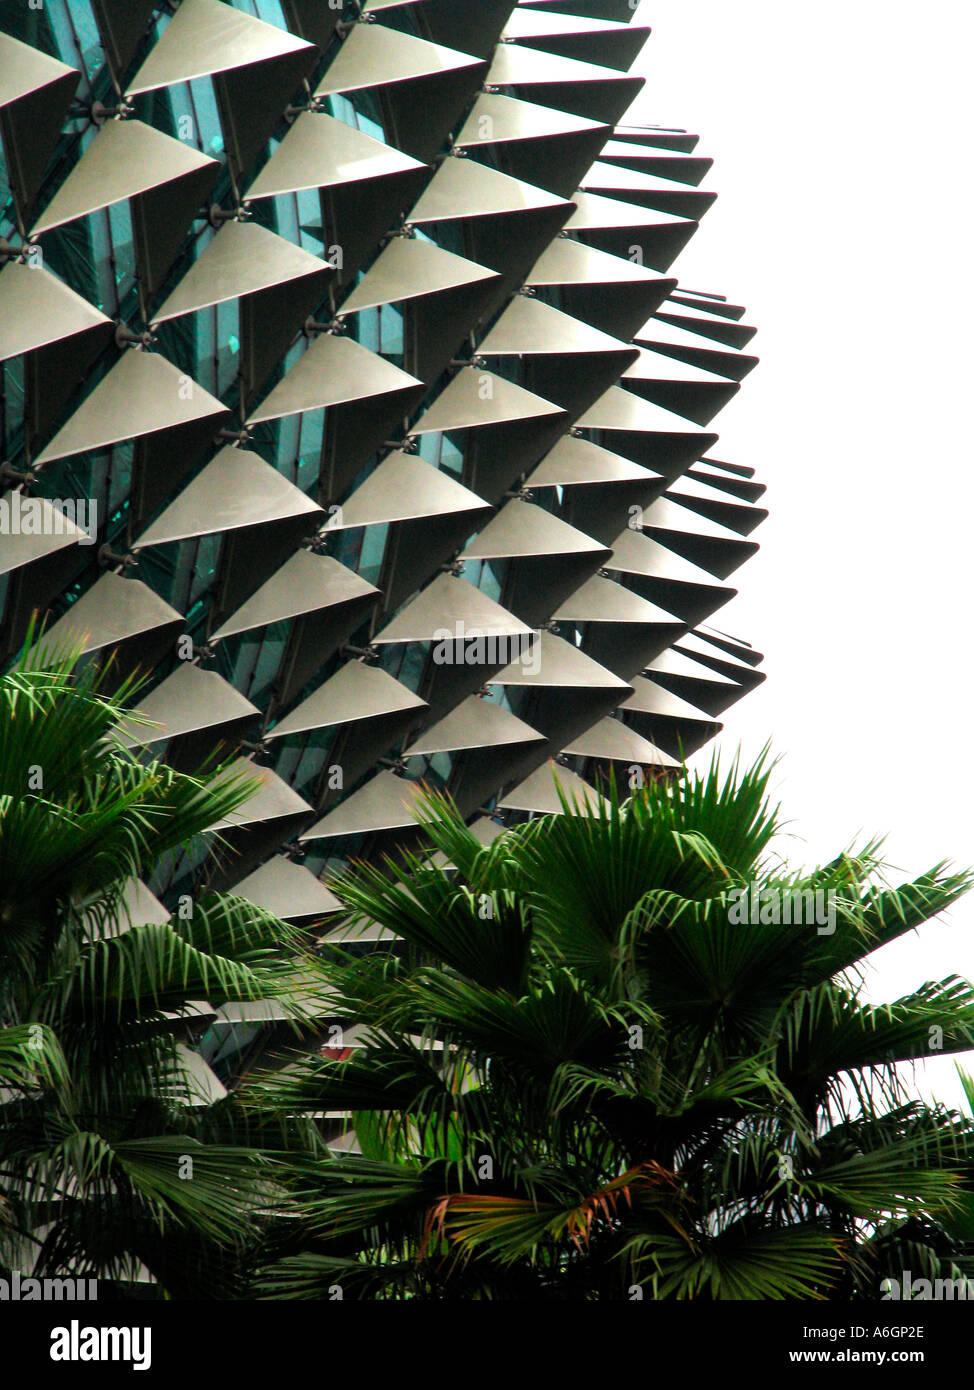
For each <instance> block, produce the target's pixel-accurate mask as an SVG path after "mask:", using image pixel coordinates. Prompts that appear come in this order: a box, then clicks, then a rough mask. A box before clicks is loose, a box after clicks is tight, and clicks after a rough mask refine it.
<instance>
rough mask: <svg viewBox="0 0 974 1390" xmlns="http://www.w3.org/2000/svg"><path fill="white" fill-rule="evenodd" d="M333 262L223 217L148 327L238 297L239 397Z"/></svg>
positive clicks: (307, 310) (289, 333) (259, 375)
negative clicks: (239, 337)
mask: <svg viewBox="0 0 974 1390" xmlns="http://www.w3.org/2000/svg"><path fill="white" fill-rule="evenodd" d="M335 273H336V272H335V269H334V267H333V266H332V265H330V264H329V263H328V262H325V261H322V260H321V259H319V257H317V256H312V255H311V254H310V252H308V251H304V250H302V249H301V247H299V246H294V245H293V244H292V243H291V242H289V241H286V240H285V239H284V238H283V237H280V236H275V235H274V233H273V232H269V231H267V229H266V228H264V227H261V226H259V225H258V224H257V223H254V222H238V221H230V222H227V223H225V224H224V226H222V227H221V228H220V230H219V231H218V232H217V234H216V236H215V237H214V238H213V240H212V241H211V242H210V243H209V245H208V246H206V247H205V249H204V250H203V252H202V254H201V255H200V257H199V259H198V260H196V261H195V262H194V263H193V265H192V266H191V267H190V268H189V270H188V271H187V272H186V274H185V275H184V276H183V278H182V279H181V280H180V282H179V284H178V285H177V286H176V287H175V288H174V289H173V291H172V293H171V294H170V295H169V296H168V297H167V299H166V300H165V302H164V303H163V304H162V305H160V307H159V309H158V310H156V312H155V313H153V314H152V315H151V321H152V324H153V326H154V325H156V324H160V323H167V322H169V321H170V320H171V319H175V318H179V317H182V316H183V315H185V314H192V313H198V312H199V311H200V310H202V309H207V308H211V307H212V306H214V305H217V304H225V303H227V302H228V301H231V300H235V301H239V305H240V319H241V371H242V375H243V377H244V381H245V385H246V393H247V396H250V395H252V394H253V392H254V391H255V390H256V389H257V387H259V386H260V385H262V384H263V382H264V380H265V379H266V377H267V375H268V373H269V372H270V371H271V369H272V368H273V367H274V365H275V364H276V363H277V362H278V361H279V360H280V358H281V357H282V355H283V353H284V351H285V349H286V348H287V347H288V346H289V344H290V343H291V342H292V341H293V340H294V337H295V336H296V334H297V333H298V331H299V329H300V328H301V325H302V324H303V323H304V321H305V320H306V319H307V318H308V316H309V315H310V314H311V312H312V310H314V309H315V308H316V307H317V305H319V304H320V303H321V301H322V300H323V299H324V297H325V295H326V293H327V290H328V285H329V283H330V282H331V281H332V280H334V278H335Z"/></svg>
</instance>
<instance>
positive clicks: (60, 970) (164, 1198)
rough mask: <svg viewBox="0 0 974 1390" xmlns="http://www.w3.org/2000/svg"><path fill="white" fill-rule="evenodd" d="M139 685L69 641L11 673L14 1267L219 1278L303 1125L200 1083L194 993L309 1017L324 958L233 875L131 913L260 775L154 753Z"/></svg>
mask: <svg viewBox="0 0 974 1390" xmlns="http://www.w3.org/2000/svg"><path fill="white" fill-rule="evenodd" d="M132 694H133V686H132V685H131V684H123V685H122V686H121V688H119V689H116V690H115V693H114V694H113V695H112V696H111V697H109V696H108V695H106V694H105V684H104V676H103V675H100V674H99V673H98V672H97V671H96V670H95V668H94V667H92V666H88V667H86V668H84V669H79V667H78V664H77V661H76V659H75V657H74V656H73V655H71V654H70V653H64V652H60V653H58V652H53V651H48V652H44V653H38V654H36V655H34V656H31V657H27V656H25V657H22V658H21V659H20V661H19V663H18V664H17V665H16V666H15V667H14V668H13V669H12V670H10V671H8V673H7V674H5V675H3V676H0V1268H3V1269H4V1270H5V1271H8V1272H9V1270H11V1269H13V1268H18V1269H21V1270H26V1271H29V1272H32V1273H33V1274H34V1275H35V1276H38V1277H40V1276H44V1275H52V1274H59V1275H62V1276H64V1275H67V1274H72V1275H75V1276H78V1277H94V1278H100V1279H105V1280H113V1281H116V1282H115V1285H114V1287H115V1288H116V1291H117V1292H119V1291H123V1290H127V1291H128V1292H132V1291H134V1287H135V1281H137V1280H141V1281H143V1284H144V1283H145V1281H146V1280H148V1281H150V1287H153V1288H154V1291H155V1292H156V1294H159V1293H162V1294H164V1295H165V1296H169V1297H173V1296H177V1297H178V1296H192V1297H204V1298H210V1297H227V1296H232V1295H234V1294H237V1293H239V1292H240V1291H241V1290H243V1289H245V1288H246V1285H247V1278H248V1272H247V1262H248V1259H249V1258H250V1255H251V1252H252V1250H253V1249H254V1248H255V1244H260V1243H261V1241H262V1240H263V1239H265V1238H266V1237H267V1233H268V1231H269V1230H270V1229H272V1228H273V1225H274V1223H275V1221H279V1220H281V1219H283V1217H284V1215H285V1214H286V1213H287V1212H288V1211H289V1198H288V1196H287V1191H286V1188H287V1181H286V1179H287V1168H286V1161H285V1160H286V1153H285V1150H286V1147H287V1146H288V1145H289V1144H291V1143H295V1142H297V1139H296V1138H295V1137H294V1132H293V1127H292V1128H291V1129H289V1130H287V1131H285V1130H282V1127H281V1126H280V1125H279V1124H277V1122H276V1121H275V1120H274V1119H273V1117H270V1118H268V1117H262V1116H261V1115H260V1114H259V1113H257V1112H254V1111H253V1109H251V1112H250V1118H249V1121H247V1120H245V1117H244V1116H243V1114H242V1112H241V1111H240V1108H239V1106H237V1104H236V1102H235V1100H234V1099H233V1098H232V1097H228V1098H225V1099H220V1100H216V1099H214V1098H213V1097H212V1096H210V1097H207V1096H205V1095H204V1096H201V1095H200V1094H199V1093H198V1082H197V1080H196V1079H195V1078H196V1073H197V1072H198V1070H199V1068H198V1065H197V1066H195V1067H194V1065H193V1061H194V1059H193V1055H192V1052H191V1050H190V1049H187V1048H186V1047H185V1046H183V1045H182V1044H181V1042H180V1038H181V1036H184V1035H185V1033H186V1029H187V1027H188V1022H189V1020H191V1019H192V1016H193V1013H194V1007H195V1008H196V1009H197V1010H198V1007H199V1006H198V1005H195V1006H194V1004H193V1001H206V1002H207V1004H208V1006H209V1008H210V1009H215V1008H217V1007H218V1006H219V1005H221V1004H223V1003H225V1002H228V1001H231V1000H254V999H276V1000H279V1001H280V1003H281V1007H282V1009H283V1011H284V1012H285V1013H286V1014H287V1015H288V1016H289V1017H290V1018H292V1019H293V1021H294V1025H295V1027H300V1025H301V1024H302V1022H303V1021H306V1011H305V1009H304V1006H303V1005H302V1004H301V1002H300V1000H299V999H297V998H296V996H295V989H294V975H295V970H296V969H300V968H311V963H310V962H309V961H306V960H305V959H304V957H306V956H307V951H306V949H305V947H304V945H303V943H302V941H301V940H300V939H299V938H297V937H296V935H295V934H294V933H293V931H291V930H290V929H289V928H288V927H286V926H285V925H284V924H283V923H281V922H279V921H277V920H276V919H274V918H272V917H270V916H268V914H266V913H264V912H262V911H260V910H258V909H257V908H256V907H254V906H252V905H251V904H249V903H247V902H245V901H244V900H243V899H240V898H235V897H233V896H230V895H219V894H206V893H203V894H200V895H199V896H198V897H197V898H196V900H195V901H193V902H192V903H191V910H189V911H181V912H179V913H177V914H176V915H174V916H173V917H172V918H170V920H169V921H168V922H166V921H164V920H158V918H159V914H158V913H157V914H156V917H157V920H155V921H148V922H147V921H144V920H143V919H142V916H141V915H140V914H138V913H135V914H134V915H133V914H130V912H129V910H128V907H127V904H128V903H129V902H130V901H131V889H132V885H133V884H136V883H138V882H139V881H140V880H145V879H148V878H149V877H150V875H151V873H152V871H153V869H154V867H155V866H156V864H157V863H158V862H159V860H160V858H161V857H162V856H165V855H171V854H173V853H176V852H178V851H179V849H180V847H185V846H187V845H192V844H193V843H194V842H196V841H197V839H198V837H199V836H201V835H202V833H203V832H204V831H206V830H207V829H209V828H211V827H212V826H213V825H214V824H216V823H218V822H219V821H221V820H222V819H223V818H224V817H226V816H227V814H228V813H229V812H231V811H232V810H234V809H235V808H236V807H237V806H239V805H240V803H241V802H242V801H243V800H245V799H246V798H247V797H248V796H249V795H251V794H252V791H253V785H254V784H253V783H252V782H251V780H250V779H249V778H246V777H243V778H241V777H228V776H227V775H226V771H225V769H221V768H216V769H214V770H213V772H212V773H211V774H210V775H208V776H205V777H202V778H195V777H189V776H185V775H183V774H181V773H177V772H174V771H173V770H172V769H170V768H167V767H166V766H164V765H162V764H159V763H156V762H149V761H140V760H139V759H138V758H137V757H136V756H134V755H133V754H132V753H130V752H129V751H127V749H126V748H125V747H123V746H122V744H121V742H120V741H119V739H118V737H117V736H116V733H115V730H116V727H117V725H118V723H119V720H120V719H121V718H122V716H123V714H130V712H129V711H126V710H125V708H124V705H125V701H126V700H128V699H130V698H131V696H132ZM163 915H164V914H163ZM289 1135H290V1137H289ZM314 1135H315V1131H314V1130H313V1127H309V1126H305V1127H304V1128H303V1130H302V1131H301V1138H300V1147H301V1148H302V1151H304V1150H305V1149H306V1148H307V1144H306V1142H305V1141H306V1139H307V1142H309V1143H311V1145H312V1148H313V1147H314Z"/></svg>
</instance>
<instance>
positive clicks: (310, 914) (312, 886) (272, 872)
mask: <svg viewBox="0 0 974 1390" xmlns="http://www.w3.org/2000/svg"><path fill="white" fill-rule="evenodd" d="M229 891H231V892H233V893H235V894H236V895H237V896H238V897H241V898H246V899H247V901H248V902H250V903H253V904H254V906H255V907H260V908H263V910H264V911H265V912H272V913H273V914H274V916H275V917H281V918H283V920H284V921H286V922H305V921H307V920H308V919H309V918H310V919H316V918H319V917H326V916H329V915H330V914H332V913H334V912H340V911H341V910H342V904H341V902H340V901H339V900H338V898H336V897H335V895H334V893H332V892H331V891H330V890H329V889H328V888H326V887H325V885H324V884H323V883H321V882H320V881H319V880H318V879H317V878H315V876H314V874H313V873H311V872H310V870H308V869H306V868H305V867H304V865H303V864H295V863H293V861H292V860H290V859H285V858H284V857H283V856H281V855H275V856H274V858H273V859H268V860H267V861H266V863H264V864H262V865H261V866H260V868H259V869H254V871H253V872H252V873H249V874H247V875H246V877H245V878H242V879H239V880H235V881H234V882H233V884H232V885H231V887H230V890H229Z"/></svg>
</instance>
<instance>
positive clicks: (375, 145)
mask: <svg viewBox="0 0 974 1390" xmlns="http://www.w3.org/2000/svg"><path fill="white" fill-rule="evenodd" d="M430 177H431V171H430V169H429V168H428V167H427V166H426V165H425V164H423V163H421V162H420V161H419V160H417V159H413V158H411V157H410V156H409V155H406V154H403V153H402V151H401V150H397V149H393V148H392V147H391V146H389V145H387V144H384V143H383V142H382V141H381V140H376V139H374V138H373V137H372V136H371V135H366V134H365V133H364V132H362V131H360V130H356V129H354V128H353V127H352V126H350V125H346V124H345V122H344V121H339V120H336V119H335V118H334V117H333V116H328V115H325V114H324V113H322V112H316V111H303V112H302V113H301V115H299V116H298V118H297V119H296V120H295V122H294V124H293V126H292V127H291V129H290V130H289V131H288V133H287V134H286V135H285V137H284V139H283V140H282V141H281V143H280V145H279V146H278V148H277V149H276V150H275V151H274V153H273V154H272V155H271V157H270V159H269V160H268V161H267V163H266V164H265V165H264V167H263V169H262V170H261V171H260V173H259V174H258V175H257V177H256V178H255V179H254V181H253V182H252V183H251V184H250V186H249V187H248V188H247V189H246V190H245V192H244V194H243V197H244V203H245V204H246V203H247V202H251V201H258V200H263V199H266V198H276V197H280V196H282V195H284V194H288V193H300V192H303V191H308V190H312V189H314V190H317V191H318V193H319V201H320V206H321V233H320V235H321V239H322V241H323V243H324V245H325V246H326V247H328V248H331V247H337V248H338V250H339V251H340V253H341V267H340V270H339V273H338V276H337V279H338V281H339V282H340V283H341V284H348V283H350V282H351V280H352V279H353V277H354V275H355V272H356V271H357V270H358V269H359V267H360V266H361V264H362V262H363V261H364V260H366V259H367V258H368V256H369V254H370V253H371V252H372V251H373V250H374V249H375V246H376V244H377V243H378V242H379V241H380V240H381V238H382V237H383V236H384V235H385V234H386V233H387V232H388V231H389V230H390V228H391V227H392V226H393V225H394V224H395V222H396V220H397V218H398V217H401V216H402V215H404V214H405V213H406V212H407V211H408V209H409V208H410V207H411V206H412V205H413V203H414V202H415V200H416V198H417V197H418V196H419V194H420V192H421V190H422V189H423V187H424V186H425V185H426V184H427V183H428V182H429V179H430ZM475 259H476V258H475Z"/></svg>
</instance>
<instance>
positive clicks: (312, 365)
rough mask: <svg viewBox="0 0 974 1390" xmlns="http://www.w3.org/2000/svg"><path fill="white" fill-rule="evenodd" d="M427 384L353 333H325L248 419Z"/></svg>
mask: <svg viewBox="0 0 974 1390" xmlns="http://www.w3.org/2000/svg"><path fill="white" fill-rule="evenodd" d="M422 384H423V383H422V382H421V381H417V379H416V378H415V377H414V376H410V375H409V374H408V372H403V371H400V369H399V368H398V367H394V366H393V364H392V363H391V362H387V361H386V359H385V358H384V357H379V356H377V355H376V354H375V353H374V352H369V350H368V348H364V347H362V345H361V344H360V343H356V342H354V341H353V340H352V339H351V338H339V337H336V336H335V335H333V334H328V333H323V334H322V335H321V336H320V337H318V338H315V340H314V342H312V343H311V344H310V345H309V347H308V349H307V351H306V352H305V353H304V355H303V356H302V357H300V358H299V359H298V361H297V362H296V363H295V364H294V366H293V367H292V368H291V370H290V371H289V372H288V374H287V376H286V377H285V378H284V380H283V381H281V382H280V383H279V384H278V385H277V386H275V387H274V389H273V390H272V391H271V393H270V395H268V396H267V398H266V399H265V400H264V401H263V402H262V403H261V404H260V405H259V406H258V407H257V409H256V410H255V411H253V412H252V413H251V415H250V417H249V419H248V421H247V423H248V425H256V424H260V423H261V422H262V421H264V420H279V419H281V418H282V417H283V416H286V415H299V414H301V413H302V412H303V411H306V410H324V409H327V407H328V406H334V405H344V404H345V403H346V402H349V401H366V400H373V399H374V398H375V397H376V396H389V395H393V394H395V393H396V392H398V391H410V390H412V389H414V388H417V387H418V388H422Z"/></svg>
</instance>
